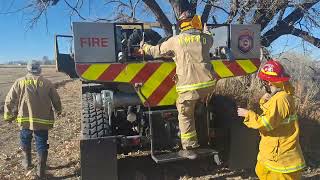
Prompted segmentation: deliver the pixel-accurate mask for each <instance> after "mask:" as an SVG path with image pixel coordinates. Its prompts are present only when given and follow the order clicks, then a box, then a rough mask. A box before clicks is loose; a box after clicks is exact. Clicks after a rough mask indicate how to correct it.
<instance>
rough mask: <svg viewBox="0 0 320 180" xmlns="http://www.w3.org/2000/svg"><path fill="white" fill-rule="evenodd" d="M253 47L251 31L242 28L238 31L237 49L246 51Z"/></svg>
mask: <svg viewBox="0 0 320 180" xmlns="http://www.w3.org/2000/svg"><path fill="white" fill-rule="evenodd" d="M252 48H253V32H250V31H249V30H248V29H245V30H242V31H240V33H239V38H238V49H239V50H240V51H241V52H242V53H248V52H249V51H251V50H252Z"/></svg>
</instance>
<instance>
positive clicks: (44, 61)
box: [8, 56, 55, 65]
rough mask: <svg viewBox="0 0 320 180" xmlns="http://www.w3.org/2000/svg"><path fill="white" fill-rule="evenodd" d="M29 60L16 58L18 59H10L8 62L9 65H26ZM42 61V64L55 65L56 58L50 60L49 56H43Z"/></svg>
mask: <svg viewBox="0 0 320 180" xmlns="http://www.w3.org/2000/svg"><path fill="white" fill-rule="evenodd" d="M34 60H38V59H34ZM28 61H29V60H16V61H9V62H8V64H9V65H26V64H27V63H28ZM38 61H40V63H41V64H43V65H53V64H55V62H54V60H50V59H49V57H48V56H43V57H42V59H41V60H38Z"/></svg>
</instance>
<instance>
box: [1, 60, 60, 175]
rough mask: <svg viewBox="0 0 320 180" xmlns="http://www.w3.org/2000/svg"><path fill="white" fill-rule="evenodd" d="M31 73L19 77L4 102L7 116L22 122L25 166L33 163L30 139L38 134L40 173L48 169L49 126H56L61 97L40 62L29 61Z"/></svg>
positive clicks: (8, 118)
mask: <svg viewBox="0 0 320 180" xmlns="http://www.w3.org/2000/svg"><path fill="white" fill-rule="evenodd" d="M27 70H28V74H27V75H26V76H24V77H22V78H19V79H17V80H16V82H15V83H14V84H13V86H12V87H11V89H10V91H9V93H8V95H7V97H6V100H5V106H4V120H5V121H7V122H12V121H14V120H16V121H17V123H18V124H19V126H20V142H21V148H22V150H23V155H24V157H23V160H22V166H23V167H24V168H25V169H28V168H30V167H31V141H32V135H34V136H35V142H36V149H37V152H38V166H37V176H38V177H40V178H42V177H43V176H44V173H45V167H46V161H47V156H48V144H47V141H48V130H49V129H51V128H52V127H53V124H54V114H53V110H52V106H53V107H54V109H55V110H56V111H57V112H58V113H60V112H61V102H60V97H59V95H58V93H57V91H56V89H55V87H54V85H53V84H52V83H51V82H50V81H49V80H48V79H46V78H44V77H42V76H41V75H40V74H41V67H40V64H39V62H37V61H30V62H29V63H28V65H27Z"/></svg>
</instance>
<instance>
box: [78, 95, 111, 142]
mask: <svg viewBox="0 0 320 180" xmlns="http://www.w3.org/2000/svg"><path fill="white" fill-rule="evenodd" d="M93 96H94V93H85V94H82V122H81V133H82V139H92V138H99V137H106V136H109V135H110V134H111V132H110V131H111V129H110V127H109V124H108V121H107V119H106V117H105V114H104V112H103V110H102V109H96V108H95V107H94V102H93Z"/></svg>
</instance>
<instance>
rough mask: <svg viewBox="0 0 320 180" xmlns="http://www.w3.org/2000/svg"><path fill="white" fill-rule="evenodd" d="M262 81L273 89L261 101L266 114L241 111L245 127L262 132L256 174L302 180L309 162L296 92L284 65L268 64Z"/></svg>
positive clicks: (276, 179)
mask: <svg viewBox="0 0 320 180" xmlns="http://www.w3.org/2000/svg"><path fill="white" fill-rule="evenodd" d="M258 76H259V78H260V79H261V80H263V81H264V83H265V86H267V88H269V89H270V94H269V93H266V94H265V95H264V96H263V97H262V98H261V99H260V108H261V109H262V111H263V113H262V114H261V115H258V114H256V113H255V112H253V111H251V110H246V109H243V108H238V115H239V116H243V117H245V119H244V124H245V125H246V126H248V127H249V128H253V129H258V130H259V132H260V136H261V141H260V145H259V154H258V158H257V161H258V162H257V165H256V173H257V175H258V177H259V179H262V180H291V179H292V180H297V179H301V173H302V169H303V168H304V167H305V161H304V158H303V154H302V151H301V147H300V144H299V131H300V130H299V124H298V116H297V114H296V113H297V112H296V108H295V104H294V99H293V93H294V89H293V87H292V86H291V84H290V83H289V76H288V75H286V74H285V72H284V69H283V67H282V65H281V64H280V63H279V62H277V61H274V60H270V61H268V62H267V63H266V64H265V65H264V67H263V68H262V69H261V71H260V72H259V75H258Z"/></svg>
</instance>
